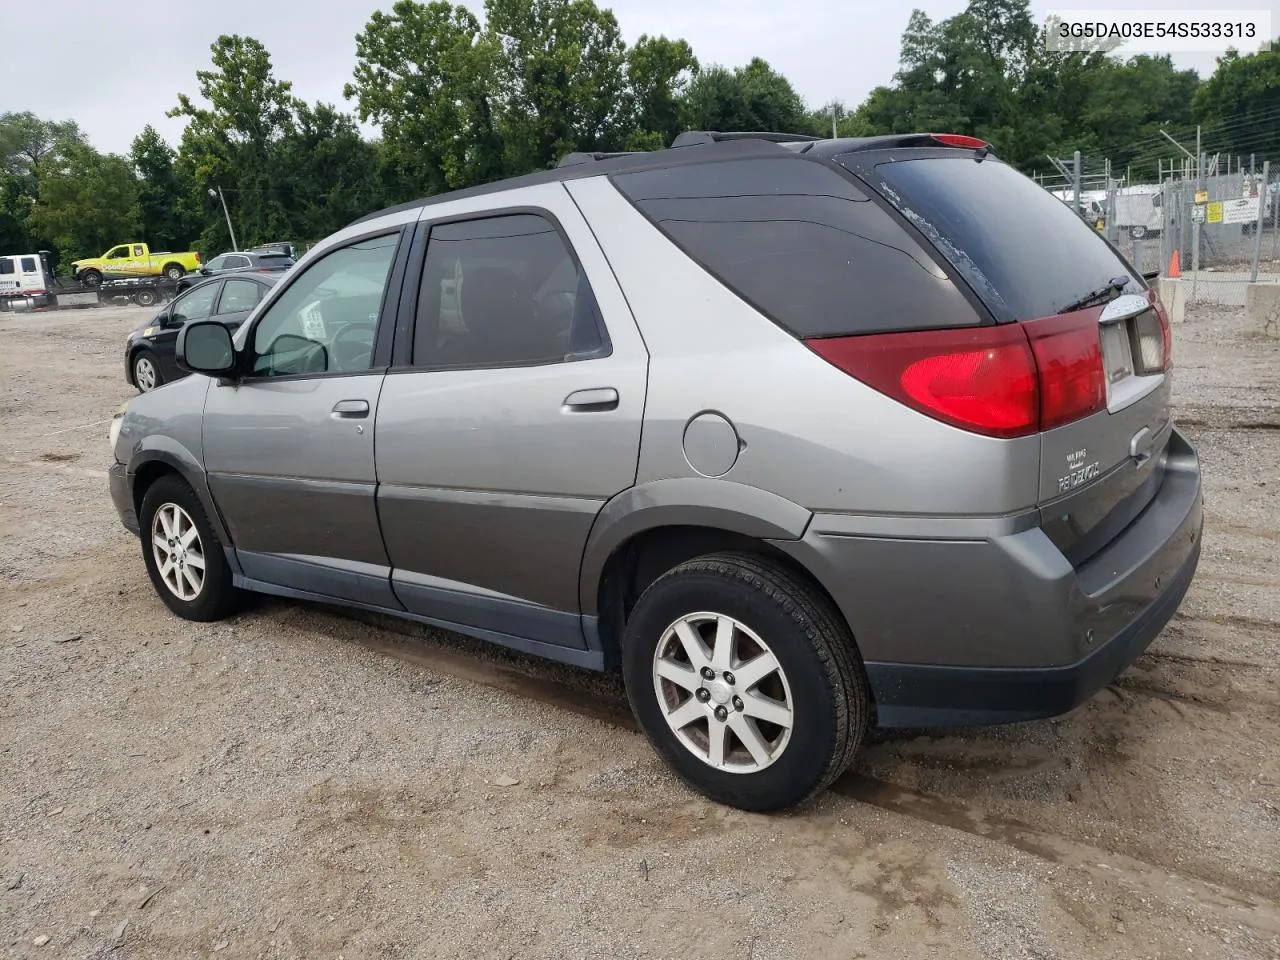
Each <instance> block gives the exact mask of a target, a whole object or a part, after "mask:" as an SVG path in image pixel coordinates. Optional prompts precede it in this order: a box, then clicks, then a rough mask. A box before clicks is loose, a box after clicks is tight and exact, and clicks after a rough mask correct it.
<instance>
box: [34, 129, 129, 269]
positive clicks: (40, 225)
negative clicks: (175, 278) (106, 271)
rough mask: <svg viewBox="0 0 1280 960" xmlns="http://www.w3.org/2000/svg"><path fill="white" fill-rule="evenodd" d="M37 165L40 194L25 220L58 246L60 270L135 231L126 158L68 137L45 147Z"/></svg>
mask: <svg viewBox="0 0 1280 960" xmlns="http://www.w3.org/2000/svg"><path fill="white" fill-rule="evenodd" d="M37 167H38V170H37V174H38V176H39V178H40V194H39V196H38V198H37V200H36V203H35V204H34V205H33V207H32V209H31V213H30V214H29V216H28V222H29V225H30V227H31V229H32V231H33V232H34V233H36V234H39V235H42V236H47V237H49V238H50V239H51V240H52V241H53V243H55V244H56V245H57V248H58V251H59V252H60V254H61V262H60V268H61V269H62V270H64V271H65V270H66V269H67V268H68V267H69V265H70V262H71V261H72V260H76V259H79V258H81V257H88V256H96V255H98V254H100V253H102V252H103V251H105V250H106V249H107V248H108V247H109V246H111V245H112V244H114V243H120V242H121V241H123V240H130V239H133V238H135V237H136V236H137V233H138V228H139V209H138V181H137V179H136V178H135V177H134V174H133V168H132V166H131V165H130V163H129V161H128V160H127V159H125V158H124V157H119V156H115V155H114V154H102V153H99V152H98V151H96V150H94V149H93V147H90V146H89V145H87V144H84V143H80V142H70V143H64V144H63V145H61V146H60V147H59V148H58V150H57V151H55V152H47V153H46V154H45V155H44V156H42V157H41V159H40V161H39V163H38V164H37Z"/></svg>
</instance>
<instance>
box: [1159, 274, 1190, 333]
mask: <svg viewBox="0 0 1280 960" xmlns="http://www.w3.org/2000/svg"><path fill="white" fill-rule="evenodd" d="M1190 293H1191V284H1190V283H1189V282H1188V281H1186V280H1180V279H1179V278H1177V277H1160V278H1159V279H1158V280H1157V281H1156V294H1157V295H1158V296H1159V297H1160V302H1161V303H1162V304H1164V309H1165V313H1167V314H1169V322H1170V323H1171V324H1172V323H1182V322H1183V321H1184V320H1186V319H1187V297H1188V296H1189V295H1190Z"/></svg>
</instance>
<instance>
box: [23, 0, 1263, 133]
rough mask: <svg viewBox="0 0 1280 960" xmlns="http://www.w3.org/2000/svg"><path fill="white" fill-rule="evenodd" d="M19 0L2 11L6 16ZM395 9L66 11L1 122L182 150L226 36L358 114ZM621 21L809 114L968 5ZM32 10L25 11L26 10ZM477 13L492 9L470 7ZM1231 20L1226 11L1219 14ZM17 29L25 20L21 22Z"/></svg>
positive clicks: (832, 0)
mask: <svg viewBox="0 0 1280 960" xmlns="http://www.w3.org/2000/svg"><path fill="white" fill-rule="evenodd" d="M14 2H17V0H0V6H7V5H8V4H10V3H14ZM392 3H393V0H266V2H263V0H214V2H209V3H202V4H198V5H191V4H187V3H184V2H182V0H130V2H128V3H122V4H105V5H104V4H103V3H101V0H59V2H57V3H53V4H50V5H49V6H48V7H47V8H43V12H34V11H37V9H38V8H37V7H29V11H30V12H33V17H34V19H31V20H30V21H29V25H30V26H31V27H32V28H33V34H34V37H38V42H30V43H14V42H12V38H10V40H9V41H6V42H5V43H4V47H3V52H2V53H0V113H4V112H6V111H10V110H13V111H22V110H31V111H33V112H34V113H36V114H37V115H39V116H41V117H45V118H49V119H58V120H63V119H74V120H77V121H78V122H79V123H80V126H81V128H82V129H84V130H85V131H86V132H87V133H88V135H89V137H90V139H91V140H92V142H93V143H94V145H95V146H97V147H98V148H99V149H102V150H109V151H113V152H121V153H123V152H127V151H128V149H129V143H130V141H131V140H132V139H133V137H134V136H135V135H137V133H138V132H139V131H140V130H141V129H142V128H143V126H145V125H146V124H148V123H150V124H152V125H153V126H155V127H156V128H157V129H158V130H159V131H160V133H161V134H162V135H163V136H164V137H166V138H167V139H168V140H169V141H170V142H172V143H174V144H176V143H177V141H178V139H179V137H180V136H181V133H182V122H181V121H180V120H170V119H168V118H166V117H165V115H164V114H165V111H166V110H168V109H169V108H170V107H172V106H174V105H175V104H176V102H177V94H178V92H179V91H181V92H184V93H187V94H189V95H191V96H193V97H194V96H195V95H196V81H195V72H196V71H197V70H200V69H206V68H207V67H208V65H209V44H210V43H212V42H213V40H214V39H215V38H216V37H217V36H218V35H219V34H221V33H240V34H248V35H251V36H254V37H257V38H258V39H259V40H261V41H262V42H263V44H265V46H266V48H267V50H268V51H269V52H270V53H271V57H272V62H273V64H274V66H275V71H276V76H278V77H280V78H281V79H286V80H292V81H293V86H294V92H295V93H296V94H297V95H298V96H300V97H302V98H303V99H305V100H308V101H315V100H323V101H326V102H329V103H334V104H337V105H339V106H340V107H341V108H343V109H348V110H352V112H354V104H353V103H351V102H350V101H345V100H343V98H342V86H343V84H344V83H345V82H346V81H347V80H349V79H350V77H351V72H352V68H353V66H354V62H355V35H356V34H357V33H359V32H360V30H361V28H362V27H363V26H364V24H365V23H366V21H367V20H368V18H369V14H370V13H372V12H373V11H374V10H376V9H384V10H389V9H390V8H391V6H392ZM597 3H599V4H600V5H601V6H605V7H610V8H612V10H613V11H614V13H615V14H616V15H617V17H618V22H619V25H620V26H621V28H622V34H623V37H624V38H625V39H626V40H627V41H628V42H632V41H634V40H635V39H636V38H637V37H638V36H640V34H642V33H649V34H665V35H666V36H668V37H672V38H675V37H683V38H684V39H685V40H688V41H689V43H690V44H691V45H692V46H693V51H694V54H695V55H696V56H697V57H698V59H699V61H700V62H701V63H703V64H704V65H708V64H713V63H719V64H724V65H726V66H736V65H739V64H742V63H745V62H747V60H749V59H750V58H751V57H753V56H761V57H764V58H765V59H766V60H768V61H769V63H770V64H772V65H773V67H774V68H775V69H777V70H779V71H781V72H782V73H783V74H785V75H786V76H787V77H788V78H789V79H790V80H791V82H792V83H793V84H794V85H795V86H796V89H797V90H798V91H799V92H800V94H801V95H802V96H803V97H804V98H805V99H806V101H808V102H809V103H810V104H812V105H817V104H821V103H824V102H827V101H829V100H831V99H832V98H833V97H835V98H839V99H841V100H843V101H845V103H847V104H848V105H849V106H850V107H853V106H856V105H857V104H858V103H860V102H861V101H862V99H863V98H864V97H865V96H866V95H867V93H868V92H869V91H870V90H871V89H872V88H873V87H875V86H876V85H877V84H881V83H887V82H889V80H890V78H891V77H892V74H893V72H894V70H895V69H896V67H897V60H898V45H899V40H900V38H901V36H902V30H903V28H904V27H905V26H906V23H907V18H908V17H909V16H910V13H911V9H912V8H913V7H921V8H923V9H924V10H925V11H927V12H928V13H929V15H930V16H932V17H933V18H934V19H941V18H945V17H948V16H951V15H952V14H955V13H957V12H959V11H960V10H961V9H963V8H964V6H965V4H964V0H915V2H910V0H908V2H904V3H896V2H893V0H597ZM28 6H29V5H28ZM466 6H468V7H470V8H471V9H473V10H475V11H476V12H477V13H481V12H482V10H483V0H466ZM1212 6H1213V4H1211V3H1210V2H1209V0H1122V3H1121V4H1115V3H1110V4H1109V3H1108V2H1106V0H1047V2H1045V0H1035V2H1033V3H1032V10H1033V12H1034V13H1035V15H1036V18H1037V20H1043V18H1044V16H1045V15H1046V14H1047V13H1049V12H1050V11H1054V10H1070V9H1085V10H1094V9H1098V8H1106V7H1109V8H1110V9H1120V8H1124V9H1133V10H1160V9H1204V8H1206V7H1209V8H1212ZM1231 6H1232V7H1236V8H1239V9H1244V8H1249V9H1269V10H1271V12H1272V14H1271V15H1272V24H1273V33H1274V32H1275V30H1280V0H1237V2H1235V3H1231ZM1217 13H1218V15H1219V16H1221V14H1222V13H1223V11H1217ZM19 22H20V24H21V23H26V22H27V21H26V20H24V19H22V18H20V21H19ZM1175 62H1176V63H1178V65H1179V66H1183V67H1193V68H1195V69H1198V70H1200V72H1201V74H1202V75H1207V74H1208V73H1210V72H1212V70H1213V65H1214V61H1213V55H1212V54H1197V55H1182V56H1176V57H1175Z"/></svg>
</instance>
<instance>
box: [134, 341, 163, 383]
mask: <svg viewBox="0 0 1280 960" xmlns="http://www.w3.org/2000/svg"><path fill="white" fill-rule="evenodd" d="M162 383H164V378H163V377H162V376H161V375H160V366H159V364H157V363H156V358H155V357H154V356H152V355H151V353H149V352H148V351H146V350H141V351H139V352H138V353H137V354H136V355H135V356H134V358H133V385H134V386H135V387H137V388H138V392H139V393H150V392H151V391H152V390H154V389H155V388H156V387H158V386H160V385H161V384H162Z"/></svg>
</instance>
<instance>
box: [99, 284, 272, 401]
mask: <svg viewBox="0 0 1280 960" xmlns="http://www.w3.org/2000/svg"><path fill="white" fill-rule="evenodd" d="M283 275H284V274H283V271H275V272H270V273H243V274H236V275H234V276H230V277H209V278H205V279H197V280H196V282H195V283H194V285H192V286H191V287H190V288H189V289H187V290H186V291H184V292H183V293H181V294H179V295H178V296H177V297H175V298H174V299H173V300H172V301H170V302H169V303H168V304H166V305H165V307H164V309H162V310H161V311H160V312H159V313H157V314H156V315H155V316H154V317H152V318H151V319H150V320H148V321H147V322H146V323H144V324H143V325H142V326H140V327H139V328H138V329H137V330H134V331H133V333H131V334H129V339H128V341H127V342H126V343H125V348H124V367H125V374H124V375H125V379H126V380H128V381H129V383H130V384H132V385H133V386H135V387H137V388H138V391H139V392H140V393H149V392H150V391H152V390H154V389H155V388H156V387H158V386H161V385H162V384H165V383H168V382H169V381H171V380H177V379H179V378H181V377H185V376H186V375H187V373H186V371H185V370H181V369H180V368H179V367H178V365H177V363H175V362H174V358H173V345H174V341H176V340H177V339H178V331H179V330H181V329H182V325H183V324H185V323H186V322H187V321H189V320H206V319H212V320H221V321H222V322H223V323H224V324H226V325H227V326H228V327H229V328H230V329H232V330H235V329H236V328H237V327H239V326H240V324H242V323H244V321H245V320H246V319H247V318H248V316H249V314H250V313H252V312H253V308H254V307H256V306H257V305H258V302H259V301H260V300H261V299H262V298H263V297H265V296H266V295H267V291H268V290H270V289H271V288H272V287H273V286H275V283H276V281H277V280H279V279H280V277H282V276H283Z"/></svg>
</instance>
